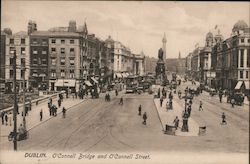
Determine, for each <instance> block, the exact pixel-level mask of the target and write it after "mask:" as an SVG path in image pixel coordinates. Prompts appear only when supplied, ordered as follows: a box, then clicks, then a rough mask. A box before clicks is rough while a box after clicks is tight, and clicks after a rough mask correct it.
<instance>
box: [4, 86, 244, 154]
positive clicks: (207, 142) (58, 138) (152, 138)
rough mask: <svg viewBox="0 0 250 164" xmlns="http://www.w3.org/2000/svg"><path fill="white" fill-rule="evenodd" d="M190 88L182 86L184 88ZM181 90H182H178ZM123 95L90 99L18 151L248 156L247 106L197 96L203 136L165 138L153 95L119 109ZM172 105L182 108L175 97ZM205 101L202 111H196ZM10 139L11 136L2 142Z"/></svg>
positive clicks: (129, 99)
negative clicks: (144, 116) (224, 115)
mask: <svg viewBox="0 0 250 164" xmlns="http://www.w3.org/2000/svg"><path fill="white" fill-rule="evenodd" d="M186 85H190V84H188V83H184V84H183V85H181V86H180V88H181V89H182V90H184V89H185V87H186ZM177 90H178V89H177ZM120 96H121V93H120V94H119V95H118V96H117V97H115V96H113V95H112V96H111V101H110V102H105V100H104V98H103V97H101V98H100V99H88V100H86V101H84V102H81V103H80V104H78V105H76V106H73V107H72V108H70V109H69V110H68V111H67V113H66V118H65V119H63V118H62V114H59V115H58V116H57V117H54V118H53V119H50V120H48V121H45V122H43V123H42V124H40V125H39V126H37V127H35V128H33V129H31V130H30V131H29V138H28V139H27V140H23V141H19V142H18V150H23V151H27V150H41V151H51V150H61V151H81V152H97V151H121V152H124V151H178V152H187V151H192V152H200V151H202V152H214V151H216V152H225V153H229V152H230V153H247V152H248V151H249V150H248V145H249V141H248V139H249V138H248V134H249V130H248V129H249V124H248V121H249V112H248V110H247V108H248V107H247V106H246V105H243V106H235V108H231V106H230V104H227V103H226V102H223V103H219V98H218V96H214V97H210V96H209V95H208V94H207V93H206V92H203V93H202V95H200V96H198V97H195V98H194V101H193V110H192V116H193V118H194V120H196V121H198V122H199V121H201V120H202V121H204V122H205V124H206V127H207V131H206V135H205V136H195V137H183V136H171V135H166V134H164V132H163V129H162V126H161V123H160V120H159V117H158V114H157V110H156V108H155V104H154V102H153V95H149V94H147V93H144V94H141V95H138V94H125V95H122V96H123V99H124V104H123V105H119V101H120ZM174 100H175V101H177V102H178V103H179V104H180V105H181V106H184V100H183V99H182V100H179V98H178V96H177V94H174ZM200 100H202V101H203V109H204V111H198V109H199V102H200ZM140 104H141V105H142V113H144V112H147V116H148V119H147V125H143V124H142V121H143V119H142V116H138V107H139V105H140ZM222 112H225V114H226V116H227V123H228V124H227V125H220V123H221V113H222ZM2 140H7V137H6V138H5V137H2V138H1V141H2ZM12 144H13V143H12V142H6V143H5V144H3V145H2V146H3V147H2V148H3V149H7V150H8V149H12V147H13V145H12Z"/></svg>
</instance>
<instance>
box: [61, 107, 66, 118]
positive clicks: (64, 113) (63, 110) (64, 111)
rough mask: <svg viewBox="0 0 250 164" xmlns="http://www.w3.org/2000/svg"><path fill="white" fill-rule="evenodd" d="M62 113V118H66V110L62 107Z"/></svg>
mask: <svg viewBox="0 0 250 164" xmlns="http://www.w3.org/2000/svg"><path fill="white" fill-rule="evenodd" d="M62 113H63V118H65V117H66V109H65V108H64V107H63V108H62Z"/></svg>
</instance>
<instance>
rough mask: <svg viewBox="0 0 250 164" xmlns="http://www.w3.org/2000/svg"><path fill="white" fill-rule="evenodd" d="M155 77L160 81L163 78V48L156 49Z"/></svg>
mask: <svg viewBox="0 0 250 164" xmlns="http://www.w3.org/2000/svg"><path fill="white" fill-rule="evenodd" d="M155 73H156V79H160V80H161V81H162V80H164V79H165V63H164V59H163V50H162V48H160V49H159V51H158V61H157V65H156V68H155Z"/></svg>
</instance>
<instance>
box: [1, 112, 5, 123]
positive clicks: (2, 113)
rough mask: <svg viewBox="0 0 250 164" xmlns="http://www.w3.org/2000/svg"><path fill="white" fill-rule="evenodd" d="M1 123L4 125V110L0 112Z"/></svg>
mask: <svg viewBox="0 0 250 164" xmlns="http://www.w3.org/2000/svg"><path fill="white" fill-rule="evenodd" d="M1 118H2V125H4V112H1Z"/></svg>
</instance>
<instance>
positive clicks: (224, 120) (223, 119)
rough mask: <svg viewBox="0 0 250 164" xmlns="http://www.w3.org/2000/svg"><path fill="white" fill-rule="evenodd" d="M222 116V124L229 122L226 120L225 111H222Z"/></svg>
mask: <svg viewBox="0 0 250 164" xmlns="http://www.w3.org/2000/svg"><path fill="white" fill-rule="evenodd" d="M221 118H222V122H221V124H222V125H225V124H227V121H226V115H225V113H224V112H222V115H221Z"/></svg>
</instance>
